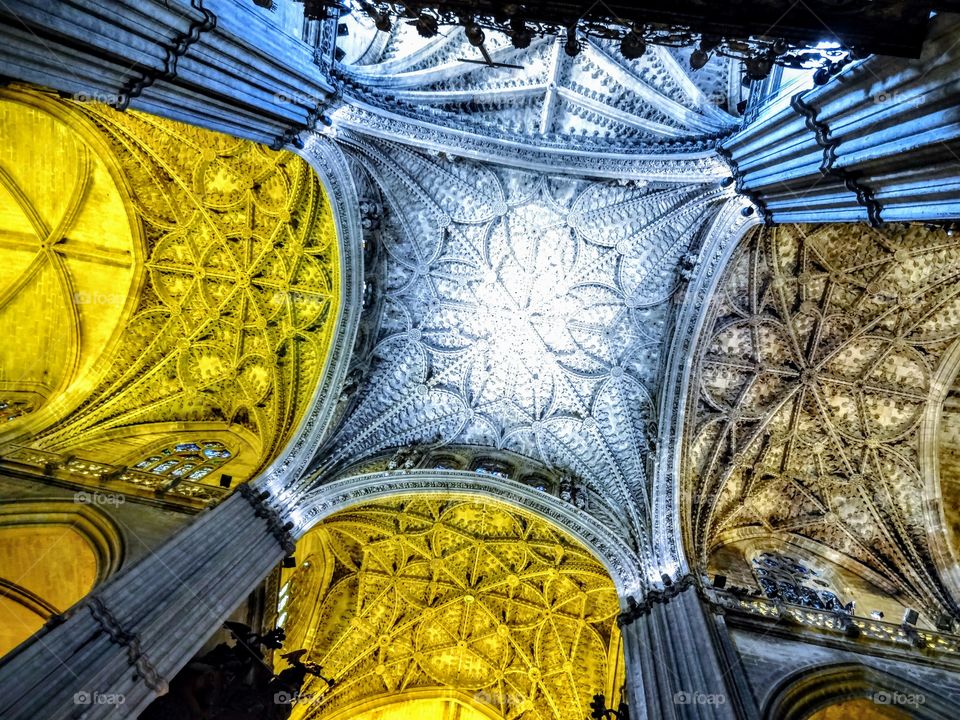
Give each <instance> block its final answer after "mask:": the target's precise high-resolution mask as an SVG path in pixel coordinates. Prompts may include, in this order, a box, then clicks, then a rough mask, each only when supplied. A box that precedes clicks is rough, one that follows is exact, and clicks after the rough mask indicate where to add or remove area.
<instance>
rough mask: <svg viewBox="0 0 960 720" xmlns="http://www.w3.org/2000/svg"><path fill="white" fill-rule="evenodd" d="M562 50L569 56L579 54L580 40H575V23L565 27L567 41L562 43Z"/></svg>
mask: <svg viewBox="0 0 960 720" xmlns="http://www.w3.org/2000/svg"><path fill="white" fill-rule="evenodd" d="M563 51H564V52H565V53H566V54H567V55H569V56H570V57H576V56H577V55H579V54H580V41H579V40H577V26H576V25H571V26H570V27H568V28H567V41H566V42H565V43H564V44H563Z"/></svg>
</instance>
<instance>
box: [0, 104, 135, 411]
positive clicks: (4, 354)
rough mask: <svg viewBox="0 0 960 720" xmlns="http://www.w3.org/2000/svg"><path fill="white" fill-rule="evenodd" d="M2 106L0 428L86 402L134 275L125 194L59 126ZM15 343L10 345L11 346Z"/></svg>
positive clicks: (112, 172) (81, 141)
mask: <svg viewBox="0 0 960 720" xmlns="http://www.w3.org/2000/svg"><path fill="white" fill-rule="evenodd" d="M30 100H31V98H29V97H27V98H24V101H23V102H19V101H16V102H15V101H12V100H11V99H10V98H9V96H6V97H3V96H0V128H2V133H0V134H2V136H3V138H4V142H3V144H2V147H0V254H2V262H0V328H2V332H3V336H4V337H5V338H7V339H8V341H7V342H4V343H3V345H2V347H0V404H2V405H3V406H4V407H2V408H0V413H2V417H3V420H4V421H5V422H8V421H12V420H14V419H16V418H17V417H20V416H23V415H26V414H32V413H36V412H38V411H40V410H41V408H42V407H43V406H44V405H45V404H46V402H47V401H48V400H50V399H52V398H54V397H56V398H57V399H58V400H60V401H61V402H62V401H63V399H64V398H74V397H77V396H78V395H81V394H82V393H84V392H87V391H89V383H88V375H89V374H90V373H91V372H93V369H94V365H95V363H96V361H97V359H98V357H99V356H100V349H101V348H103V347H104V346H105V345H107V344H109V342H110V340H111V338H112V337H113V335H114V334H115V333H116V332H117V331H118V330H117V329H118V326H119V325H120V324H121V323H122V321H123V319H124V316H125V305H126V304H127V303H128V302H132V300H131V299H130V295H131V293H132V292H133V291H134V289H135V287H136V283H137V280H138V273H137V270H136V265H137V264H138V262H140V263H142V260H143V258H142V254H141V252H140V244H141V238H140V226H139V223H137V222H136V220H135V219H134V218H131V217H129V216H128V214H127V209H126V203H127V202H128V198H127V196H126V189H125V186H124V185H123V183H122V179H121V178H120V173H119V170H118V168H117V167H116V164H115V163H112V162H111V161H110V160H109V158H108V159H107V160H106V161H105V160H104V159H102V158H101V157H100V156H99V155H98V154H97V152H96V151H95V150H94V149H92V148H91V146H90V144H89V142H88V140H92V141H95V138H94V139H85V138H84V137H82V136H81V135H80V134H79V133H78V132H76V131H75V130H74V129H73V128H71V127H70V126H69V125H68V124H67V123H66V122H64V121H63V120H62V119H58V118H57V117H55V116H54V115H52V114H49V113H47V112H44V111H43V110H41V109H40V108H38V107H37V106H36V105H34V104H32V103H31V102H30ZM10 339H15V342H10V341H9V340H10Z"/></svg>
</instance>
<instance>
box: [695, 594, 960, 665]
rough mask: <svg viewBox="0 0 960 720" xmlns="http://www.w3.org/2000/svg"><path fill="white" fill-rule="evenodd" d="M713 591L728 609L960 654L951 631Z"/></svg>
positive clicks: (957, 639) (959, 639) (715, 598)
mask: <svg viewBox="0 0 960 720" xmlns="http://www.w3.org/2000/svg"><path fill="white" fill-rule="evenodd" d="M709 594H710V595H712V600H713V602H714V603H715V604H717V605H719V606H721V607H723V608H726V609H730V610H739V611H742V612H746V613H749V614H751V615H758V616H761V617H765V618H769V619H772V620H785V621H788V622H791V623H794V624H797V625H802V626H805V627H810V628H817V629H820V630H825V631H827V632H832V633H837V634H840V635H845V636H846V637H848V638H858V637H859V638H868V639H870V640H877V641H880V642H884V643H889V644H893V645H898V646H900V647H904V648H912V649H915V650H925V651H932V652H936V653H942V654H947V655H954V656H958V657H960V636H958V635H953V634H951V633H945V632H937V631H933V630H924V629H921V628H917V627H914V626H912V625H906V624H904V625H897V624H896V623H891V622H885V621H883V620H873V619H871V618H863V617H857V616H856V615H847V614H845V613H837V612H831V611H829V610H814V609H811V608H808V607H803V606H802V605H793V604H790V603H785V602H780V601H777V600H771V599H769V598H765V597H742V596H739V595H734V594H733V593H730V592H727V591H723V590H717V589H711V590H710V591H709Z"/></svg>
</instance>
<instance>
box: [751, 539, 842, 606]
mask: <svg viewBox="0 0 960 720" xmlns="http://www.w3.org/2000/svg"><path fill="white" fill-rule="evenodd" d="M753 571H754V573H755V574H756V576H757V582H759V584H760V588H761V589H762V590H763V592H764V594H765V595H766V596H767V597H768V598H771V599H773V600H781V601H783V602H785V603H790V604H793V605H802V606H803V607H808V608H811V609H813V610H829V611H831V612H843V613H850V614H852V613H853V603H852V602H851V603H847V604H846V605H844V604H843V603H842V602H841V601H840V598H839V597H837V594H836V593H835V592H834V591H833V589H832V588H831V587H830V583H828V582H827V581H826V579H825V578H823V576H822V575H821V574H820V573H819V572H817V571H816V570H813V569H811V568H809V567H807V566H806V565H804V564H803V563H802V562H800V561H798V560H796V559H794V558H792V557H790V556H789V555H781V554H780V553H773V552H765V553H762V554H761V555H759V556H757V557H755V558H754V559H753Z"/></svg>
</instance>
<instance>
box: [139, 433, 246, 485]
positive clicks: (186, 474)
mask: <svg viewBox="0 0 960 720" xmlns="http://www.w3.org/2000/svg"><path fill="white" fill-rule="evenodd" d="M232 457H233V453H231V452H230V451H229V450H228V449H227V447H226V446H225V445H224V444H223V443H221V442H217V441H216V440H204V441H202V442H185V443H179V444H177V445H171V446H169V447H165V448H164V449H163V450H161V451H160V452H158V453H154V454H153V455H150V456H148V457H145V458H144V459H143V460H141V461H140V462H138V463H137V464H136V465H134V468H136V469H137V470H142V471H144V472H149V473H153V474H155V475H165V476H168V477H170V478H171V479H173V480H175V481H180V480H203V478H205V477H206V476H207V475H209V474H210V473H212V472H213V471H214V470H216V469H217V468H219V467H221V466H223V465H224V464H225V463H227V462H228V461H229V460H230V458H232Z"/></svg>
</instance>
